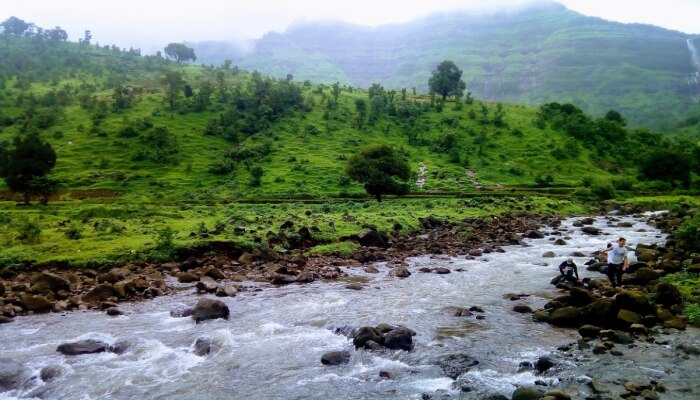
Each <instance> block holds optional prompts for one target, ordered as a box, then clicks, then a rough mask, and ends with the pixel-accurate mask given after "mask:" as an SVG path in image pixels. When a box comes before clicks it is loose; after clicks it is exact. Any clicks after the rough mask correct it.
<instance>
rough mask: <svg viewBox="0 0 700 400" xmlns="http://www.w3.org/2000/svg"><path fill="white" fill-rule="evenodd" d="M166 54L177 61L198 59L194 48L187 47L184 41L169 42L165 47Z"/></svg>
mask: <svg viewBox="0 0 700 400" xmlns="http://www.w3.org/2000/svg"><path fill="white" fill-rule="evenodd" d="M163 50H164V52H165V55H166V56H168V57H170V58H172V59H173V60H176V61H177V62H183V61H190V60H191V61H197V56H196V55H195V54H194V49H193V48H191V47H187V46H185V45H184V44H182V43H168V45H167V46H165V49H163Z"/></svg>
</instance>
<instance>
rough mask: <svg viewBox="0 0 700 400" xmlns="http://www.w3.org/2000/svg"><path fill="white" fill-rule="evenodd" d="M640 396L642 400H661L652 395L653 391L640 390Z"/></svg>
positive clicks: (656, 395)
mask: <svg viewBox="0 0 700 400" xmlns="http://www.w3.org/2000/svg"><path fill="white" fill-rule="evenodd" d="M640 395H641V396H642V397H643V398H644V400H659V399H661V397H659V395H658V394H656V393H654V391H653V390H651V389H644V390H642V393H640Z"/></svg>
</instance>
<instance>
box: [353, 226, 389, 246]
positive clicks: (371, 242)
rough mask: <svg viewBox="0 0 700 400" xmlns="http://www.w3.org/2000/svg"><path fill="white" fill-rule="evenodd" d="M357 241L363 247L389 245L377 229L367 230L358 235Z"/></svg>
mask: <svg viewBox="0 0 700 400" xmlns="http://www.w3.org/2000/svg"><path fill="white" fill-rule="evenodd" d="M357 241H358V242H360V245H361V246H363V247H384V248H386V247H387V244H386V241H385V240H384V238H383V237H382V235H380V234H379V232H377V231H374V230H372V231H367V232H363V233H360V234H359V235H357Z"/></svg>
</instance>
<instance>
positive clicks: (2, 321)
mask: <svg viewBox="0 0 700 400" xmlns="http://www.w3.org/2000/svg"><path fill="white" fill-rule="evenodd" d="M10 322H14V319H12V318H10V317H6V316H4V315H0V324H9V323H10Z"/></svg>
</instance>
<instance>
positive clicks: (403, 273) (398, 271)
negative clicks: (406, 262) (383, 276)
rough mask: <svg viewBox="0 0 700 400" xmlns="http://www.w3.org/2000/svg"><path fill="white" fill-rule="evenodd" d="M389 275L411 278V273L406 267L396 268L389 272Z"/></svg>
mask: <svg viewBox="0 0 700 400" xmlns="http://www.w3.org/2000/svg"><path fill="white" fill-rule="evenodd" d="M389 275H391V276H395V277H398V278H408V277H409V276H411V271H409V270H408V268H406V267H396V268H394V269H392V270H391V271H389Z"/></svg>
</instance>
